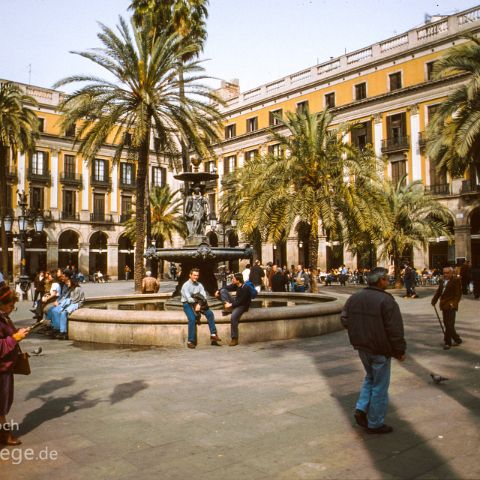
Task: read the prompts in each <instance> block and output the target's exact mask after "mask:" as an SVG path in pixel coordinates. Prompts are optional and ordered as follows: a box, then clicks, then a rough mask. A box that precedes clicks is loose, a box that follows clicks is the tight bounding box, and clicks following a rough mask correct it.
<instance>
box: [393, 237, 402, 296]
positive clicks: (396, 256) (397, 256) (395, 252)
mask: <svg viewBox="0 0 480 480" xmlns="http://www.w3.org/2000/svg"><path fill="white" fill-rule="evenodd" d="M393 271H394V275H395V288H402V280H401V278H400V254H399V252H398V248H397V247H396V246H395V247H394V248H393Z"/></svg>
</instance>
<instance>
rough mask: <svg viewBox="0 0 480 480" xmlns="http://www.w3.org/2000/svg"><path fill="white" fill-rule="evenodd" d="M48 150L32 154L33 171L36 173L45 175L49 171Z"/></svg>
mask: <svg viewBox="0 0 480 480" xmlns="http://www.w3.org/2000/svg"><path fill="white" fill-rule="evenodd" d="M47 160H48V154H47V152H35V153H34V154H33V155H32V165H31V173H33V174H34V175H44V174H45V173H46V172H47Z"/></svg>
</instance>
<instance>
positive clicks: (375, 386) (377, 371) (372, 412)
mask: <svg viewBox="0 0 480 480" xmlns="http://www.w3.org/2000/svg"><path fill="white" fill-rule="evenodd" d="M358 355H359V357H360V360H361V361H362V363H363V367H364V368H365V372H366V375H365V380H364V381H363V385H362V389H361V390H360V396H359V397H358V401H357V405H356V408H357V409H358V410H362V411H363V412H365V413H366V414H367V418H368V427H369V428H379V427H381V426H382V425H383V424H384V420H385V415H386V413H387V407H388V386H389V385H390V364H391V359H390V358H389V357H385V356H383V355H371V354H370V353H367V352H365V351H363V350H359V351H358Z"/></svg>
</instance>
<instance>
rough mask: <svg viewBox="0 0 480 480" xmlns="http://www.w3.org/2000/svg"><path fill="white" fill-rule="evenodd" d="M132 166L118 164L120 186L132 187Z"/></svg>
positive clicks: (129, 164)
mask: <svg viewBox="0 0 480 480" xmlns="http://www.w3.org/2000/svg"><path fill="white" fill-rule="evenodd" d="M134 177H135V176H134V171H133V164H131V163H121V164H120V183H121V184H122V185H133V182H134Z"/></svg>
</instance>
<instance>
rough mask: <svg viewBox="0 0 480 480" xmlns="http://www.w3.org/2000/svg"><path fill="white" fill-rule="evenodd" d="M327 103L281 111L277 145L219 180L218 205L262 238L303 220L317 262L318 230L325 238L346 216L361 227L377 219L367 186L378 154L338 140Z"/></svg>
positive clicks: (279, 235) (338, 230) (333, 235)
mask: <svg viewBox="0 0 480 480" xmlns="http://www.w3.org/2000/svg"><path fill="white" fill-rule="evenodd" d="M332 120H333V117H332V115H331V113H330V112H329V111H328V110H325V111H323V112H321V113H319V114H309V113H307V114H302V113H292V112H287V114H286V118H285V120H282V119H280V121H281V124H282V125H283V126H284V127H285V128H286V129H287V134H283V133H279V132H278V131H273V132H272V134H271V140H272V141H273V142H276V143H277V144H278V145H279V147H280V150H281V153H280V154H278V155H274V154H272V153H270V154H267V155H265V156H259V157H256V158H254V159H251V160H249V161H247V162H246V163H245V165H244V166H243V168H241V169H238V170H237V172H235V173H234V174H233V175H232V177H231V178H227V181H226V182H225V185H224V188H225V190H224V195H223V200H222V202H223V209H224V211H229V212H230V214H234V215H236V217H237V218H238V219H239V224H238V225H239V227H240V229H241V230H242V231H243V232H244V233H245V234H247V235H249V234H251V233H252V232H253V231H254V230H255V229H256V228H258V229H259V230H260V232H261V234H262V238H263V240H270V241H273V242H278V241H280V240H282V239H283V238H285V236H286V235H288V233H289V232H290V231H291V230H292V228H293V227H294V226H295V225H296V224H297V223H298V222H303V223H304V224H305V225H306V228H307V230H308V231H309V238H308V243H309V245H308V247H309V248H308V251H309V255H310V258H309V263H310V266H311V267H312V268H313V269H316V267H317V260H318V242H319V236H320V234H327V235H328V236H329V238H330V239H331V240H336V239H338V238H340V237H341V235H342V231H343V228H344V227H345V225H347V219H348V220H349V222H354V223H355V224H356V225H358V228H359V229H361V230H368V228H369V227H370V226H371V225H372V224H375V223H380V222H381V220H382V218H381V213H380V210H379V209H378V207H377V206H376V201H377V200H378V198H379V195H378V192H377V190H376V189H375V188H374V186H375V182H376V181H377V171H378V168H379V165H378V161H377V159H376V158H375V156H374V155H373V153H372V152H371V150H370V149H365V150H359V149H357V148H356V147H354V146H352V145H349V144H346V143H344V142H343V141H342V134H344V133H345V132H346V131H347V127H346V126H342V127H340V128H332V126H331V122H332Z"/></svg>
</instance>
